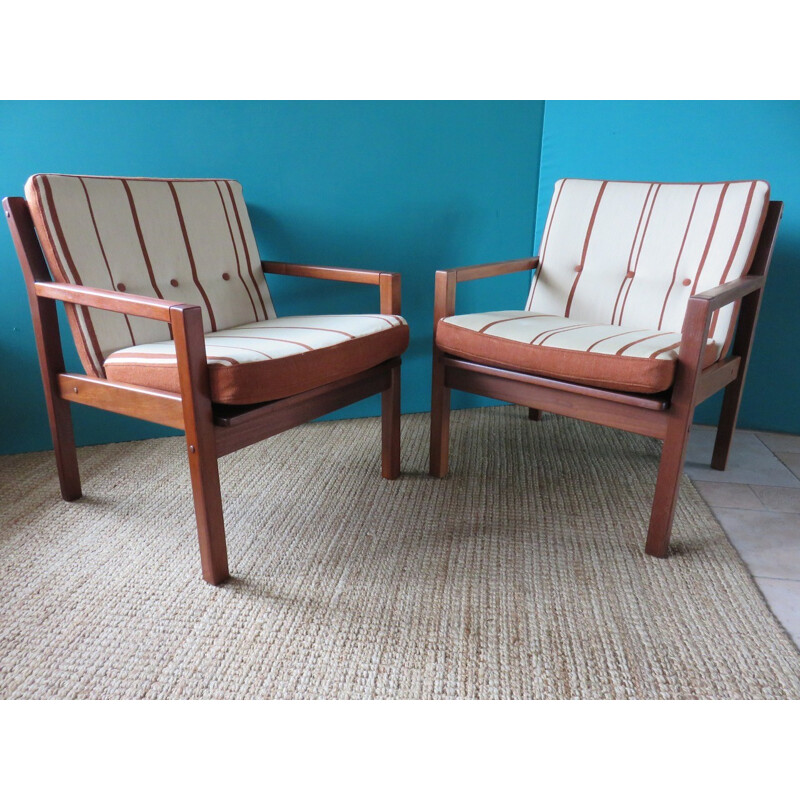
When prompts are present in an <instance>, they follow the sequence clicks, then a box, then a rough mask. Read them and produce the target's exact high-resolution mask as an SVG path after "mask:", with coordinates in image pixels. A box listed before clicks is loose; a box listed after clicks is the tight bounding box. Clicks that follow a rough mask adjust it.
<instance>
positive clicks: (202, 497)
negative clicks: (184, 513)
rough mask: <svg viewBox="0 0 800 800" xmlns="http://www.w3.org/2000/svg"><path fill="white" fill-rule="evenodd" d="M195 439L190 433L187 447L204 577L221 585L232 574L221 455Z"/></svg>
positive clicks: (211, 582)
mask: <svg viewBox="0 0 800 800" xmlns="http://www.w3.org/2000/svg"><path fill="white" fill-rule="evenodd" d="M191 440H194V441H197V437H189V436H188V435H187V448H188V455H189V472H190V474H191V477H192V494H193V496H194V513H195V517H196V519H197V538H198V540H199V543H200V563H201V565H202V568H203V578H204V579H205V580H206V581H207V582H208V583H210V584H213V585H214V586H217V585H218V584H220V583H222V582H223V581H225V580H226V579H227V578H229V577H230V573H229V572H228V550H227V547H226V545H225V521H224V519H223V516H222V494H221V492H220V486H219V466H218V464H217V454H216V453H215V452H213V451H212V450H210V448H208V447H202V446H200V444H199V443H198V444H197V445H195V444H190V443H189V442H190V441H191Z"/></svg>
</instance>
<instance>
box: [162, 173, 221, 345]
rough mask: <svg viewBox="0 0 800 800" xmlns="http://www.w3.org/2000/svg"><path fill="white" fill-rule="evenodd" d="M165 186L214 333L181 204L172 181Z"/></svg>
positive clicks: (208, 305)
mask: <svg viewBox="0 0 800 800" xmlns="http://www.w3.org/2000/svg"><path fill="white" fill-rule="evenodd" d="M167 185H168V186H169V190H170V192H172V199H173V200H174V201H175V211H176V212H177V214H178V222H179V224H180V226H181V233H182V234H183V243H184V244H185V245H186V254H187V255H188V257H189V266H190V267H191V270H192V279H193V280H194V285H195V286H196V287H197V291H198V292H200V294H201V295H202V297H203V300H204V302H205V304H206V309H207V310H208V319H209V321H210V322H211V330H212V331H215V330H216V329H217V322H216V320H215V319H214V309H213V308H212V307H211V301H210V300H209V299H208V295H207V294H206V290H205V289H204V288H203V284H202V283H201V282H200V279H199V278H198V277H197V265H196V264H195V262H194V253H192V245H191V243H190V242H189V234H188V233H187V231H186V221H185V220H184V219H183V212H182V211H181V204H180V201H179V200H178V192H177V191H176V190H175V184H173V183H172V181H169V182H168V184H167Z"/></svg>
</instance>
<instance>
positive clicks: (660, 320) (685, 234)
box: [658, 186, 700, 330]
mask: <svg viewBox="0 0 800 800" xmlns="http://www.w3.org/2000/svg"><path fill="white" fill-rule="evenodd" d="M698 197H700V187H699V186H698V187H697V192H696V193H695V196H694V203H692V210H691V212H690V213H689V220H688V221H687V223H686V230H685V231H684V232H683V241H681V249H680V250H678V257H677V258H676V259H675V269H673V270H672V281H671V282H670V284H669V288H668V289H667V293H666V294H665V295H664V305H663V306H661V316H660V317H659V318H658V329H659V330H661V325H662V324H663V322H664V312H665V311H666V310H667V300H669V295H670V292H671V291H672V287H673V286H675V279H676V278H677V277H678V265H679V264H680V263H681V256H682V255H683V248H684V246H685V245H686V238H687V237H688V236H689V229H690V228H691V227H692V217H694V210H695V208H697V198H698Z"/></svg>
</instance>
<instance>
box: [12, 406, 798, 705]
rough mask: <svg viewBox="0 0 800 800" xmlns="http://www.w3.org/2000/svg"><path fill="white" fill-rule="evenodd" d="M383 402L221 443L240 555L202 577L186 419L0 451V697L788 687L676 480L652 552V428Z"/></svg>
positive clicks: (716, 532)
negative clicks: (648, 431)
mask: <svg viewBox="0 0 800 800" xmlns="http://www.w3.org/2000/svg"><path fill="white" fill-rule="evenodd" d="M378 440H379V424H378V422H377V421H376V420H375V419H365V420H354V421H344V422H327V423H317V424H312V425H306V426H304V427H302V428H300V429H297V430H295V431H292V432H289V433H285V434H282V435H281V436H279V437H276V438H275V439H272V440H268V441H266V442H263V443H262V444H260V445H256V446H254V447H252V448H250V449H249V450H245V451H241V452H239V453H236V454H234V455H231V456H228V457H226V458H225V459H223V461H222V462H221V472H222V486H223V498H224V502H225V515H226V522H227V529H228V548H229V554H230V561H231V569H232V572H233V574H234V575H235V578H234V579H233V580H232V581H231V582H230V583H228V584H226V585H224V586H222V587H219V588H213V587H211V586H208V585H207V584H206V583H204V582H203V581H202V579H201V577H200V566H199V556H198V551H197V546H196V538H195V529H194V519H193V512H192V503H191V495H190V490H189V480H188V470H187V469H186V464H185V456H184V449H183V447H184V446H183V439H182V438H171V439H159V440H151V441H144V442H137V443H131V444H115V445H105V446H101V447H88V448H83V449H82V450H81V451H80V456H79V457H80V462H81V468H82V474H83V480H84V491H85V497H84V499H82V500H81V501H79V502H77V503H71V504H70V503H64V502H62V501H61V500H60V498H59V496H58V485H57V480H56V476H55V468H54V464H53V461H52V455H51V454H49V453H38V454H31V455H21V456H7V457H4V458H2V459H0V526H1V527H2V529H1V532H0V574H1V575H2V587H3V589H2V594H0V696H2V697H4V698H798V697H800V654H798V651H797V650H796V648H795V647H794V645H793V644H792V642H791V640H790V639H789V637H788V636H787V634H786V633H785V632H784V631H783V629H782V628H781V627H780V625H779V624H778V622H777V621H776V619H775V618H774V617H773V615H772V614H771V612H770V611H769V609H768V608H767V606H766V604H765V602H764V600H763V599H762V597H761V595H760V594H759V592H758V590H757V588H756V587H755V585H754V583H753V582H752V580H751V579H750V577H749V576H748V573H747V571H746V569H745V567H744V565H743V564H742V562H741V561H740V559H739V557H738V556H737V554H736V552H735V550H734V549H733V547H732V546H731V545H730V544H729V542H728V540H727V539H726V537H725V535H724V533H723V532H722V530H721V528H720V527H719V525H718V524H717V522H716V521H715V520H714V518H713V516H712V514H711V512H710V511H709V509H708V507H707V506H706V505H705V504H704V502H703V501H702V500H701V499H700V497H699V495H698V494H697V492H696V490H695V489H694V487H693V486H692V485H691V484H690V483H689V481H688V480H684V485H683V490H682V496H681V501H680V506H679V509H678V512H677V519H676V522H675V529H674V535H673V542H674V545H675V546H674V553H673V555H672V557H671V558H670V559H669V560H667V561H660V560H656V559H652V558H649V557H645V556H644V554H643V544H644V532H645V530H646V527H647V519H648V516H649V510H650V501H651V497H652V491H653V485H654V481H655V471H656V465H657V459H658V454H659V449H660V445H659V444H658V443H656V442H655V441H653V440H650V439H645V438H642V437H637V436H633V435H628V434H624V433H620V432H618V431H612V430H609V429H605V428H600V427H596V426H592V425H589V424H584V423H579V422H575V421H572V420H567V419H564V418H558V417H553V416H552V415H547V416H545V418H544V420H543V421H542V422H541V423H530V422H528V421H527V419H526V416H525V413H524V411H523V410H522V409H519V408H515V407H502V408H497V407H496V408H490V409H481V410H472V411H464V412H456V413H455V414H454V416H453V425H452V463H451V473H450V476H449V477H448V478H447V479H444V480H435V479H433V478H429V477H428V476H427V475H426V466H427V464H426V458H427V447H428V416H427V415H420V414H417V415H410V416H407V417H404V418H403V448H404V449H403V475H402V477H401V478H400V479H399V480H398V481H395V482H388V481H385V480H382V479H381V478H380V477H379V441H378Z"/></svg>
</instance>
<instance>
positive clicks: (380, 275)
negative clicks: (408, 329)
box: [261, 261, 401, 314]
mask: <svg viewBox="0 0 800 800" xmlns="http://www.w3.org/2000/svg"><path fill="white" fill-rule="evenodd" d="M261 269H263V270H264V272H266V273H271V274H273V275H290V276H292V277H294V278H318V279H320V280H325V281H344V282H345V283H366V284H370V285H373V286H378V287H379V288H380V302H381V314H399V313H400V280H401V278H400V273H399V272H380V271H378V270H371V269H347V268H345V267H320V266H313V265H311V264H290V263H288V262H286V261H262V262H261Z"/></svg>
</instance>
